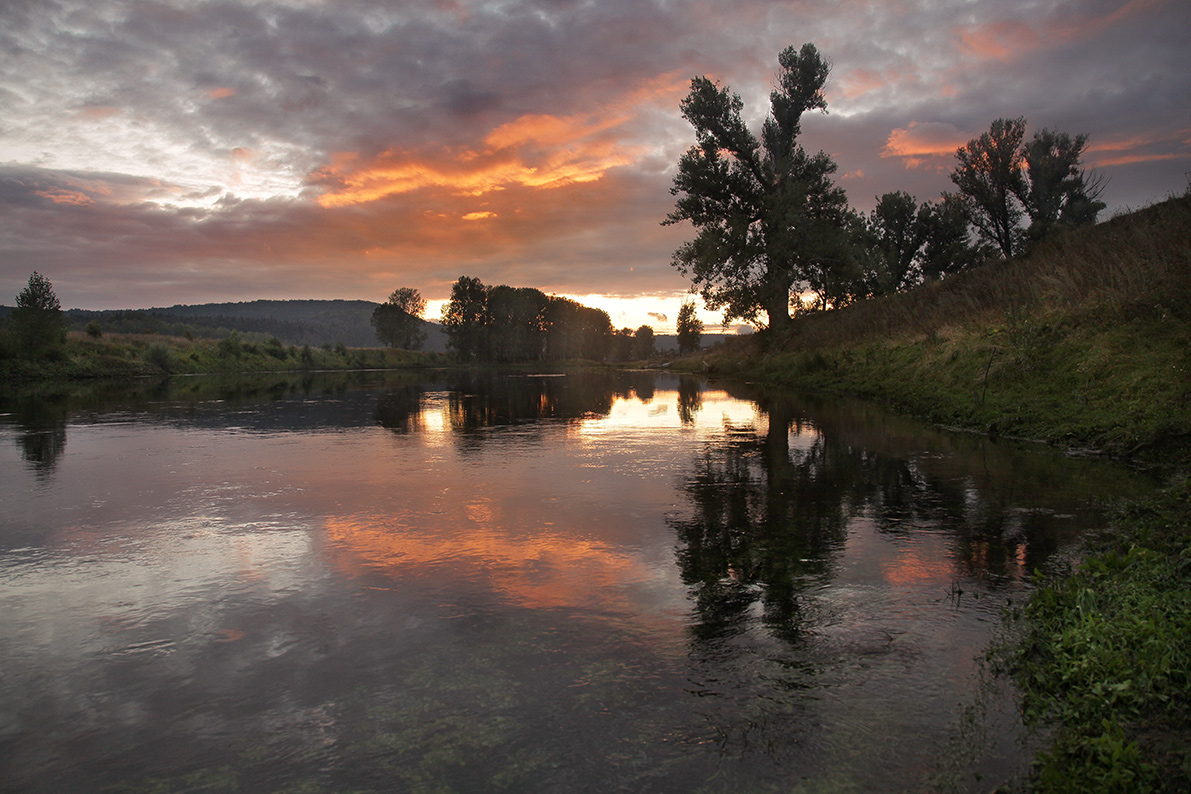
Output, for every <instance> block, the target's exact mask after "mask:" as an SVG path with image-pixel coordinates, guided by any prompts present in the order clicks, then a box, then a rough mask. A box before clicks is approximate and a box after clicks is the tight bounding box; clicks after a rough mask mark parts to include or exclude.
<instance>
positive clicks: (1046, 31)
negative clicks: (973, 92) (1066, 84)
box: [956, 0, 1169, 61]
mask: <svg viewBox="0 0 1191 794" xmlns="http://www.w3.org/2000/svg"><path fill="white" fill-rule="evenodd" d="M1167 2H1169V0H1130V2H1128V3H1125V4H1124V5H1123V6H1121V7H1120V8H1118V9H1116V10H1115V11H1113V12H1111V13H1109V14H1105V15H1103V16H1079V15H1067V16H1064V17H1062V18H1056V19H1052V20H1049V21H1044V22H1041V23H1039V24H1037V25H1036V26H1031V25H1027V24H1026V23H1024V22H1020V21H1016V20H1003V21H1000V22H994V23H991V24H988V25H984V26H981V27H964V28H959V29H957V30H956V35H957V36H958V38H959V45H960V51H961V52H962V53H963V54H965V55H968V56H972V57H975V58H982V59H989V60H998V61H1011V60H1013V59H1014V58H1016V57H1018V56H1019V55H1021V54H1023V53H1026V52H1031V51H1033V50H1036V49H1040V48H1042V47H1045V46H1054V45H1058V44H1069V43H1071V42H1073V41H1075V42H1078V41H1085V40H1088V39H1093V38H1096V37H1099V36H1102V35H1104V34H1105V33H1107V32H1109V31H1110V30H1111V29H1112V28H1113V27H1114V26H1116V25H1119V24H1120V23H1121V22H1123V21H1124V20H1126V19H1128V18H1129V17H1131V16H1134V15H1136V14H1138V13H1141V12H1142V11H1145V10H1146V9H1148V8H1153V7H1156V6H1160V5H1164V4H1166V3H1167Z"/></svg>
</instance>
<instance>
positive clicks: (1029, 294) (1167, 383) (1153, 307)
mask: <svg viewBox="0 0 1191 794" xmlns="http://www.w3.org/2000/svg"><path fill="white" fill-rule="evenodd" d="M1188 240H1191V197H1182V198H1178V199H1171V200H1169V201H1167V202H1163V203H1162V204H1159V205H1155V206H1153V207H1149V208H1147V209H1145V210H1141V211H1139V212H1135V213H1132V214H1129V215H1126V216H1122V217H1118V218H1115V219H1113V220H1110V221H1108V222H1105V223H1103V224H1100V225H1098V226H1096V227H1093V228H1090V229H1084V230H1080V231H1078V232H1075V233H1071V234H1069V235H1067V236H1065V237H1062V238H1060V239H1057V240H1054V241H1052V242H1050V243H1048V244H1046V245H1044V246H1042V247H1040V249H1039V250H1037V251H1036V252H1035V253H1034V254H1033V255H1032V256H1030V257H1028V258H1025V259H1022V260H1018V261H1012V262H1003V263H996V264H989V265H985V266H984V267H982V268H979V269H977V270H975V271H972V272H969V273H966V274H961V275H960V276H957V277H955V278H951V279H948V280H946V281H944V282H940V283H935V284H931V285H927V286H925V287H922V288H919V289H917V290H914V291H913V292H910V293H906V294H903V295H896V296H892V297H890V298H885V299H882V300H878V301H869V302H866V303H864V304H860V305H858V306H854V307H849V308H846V309H841V310H838V311H834V312H829V313H825V314H822V315H813V316H808V317H805V318H802V319H800V320H799V321H798V322H796V323H795V327H794V329H793V331H792V332H791V333H790V334H789V335H788V336H785V337H782V338H774V337H772V336H766V335H765V334H760V335H758V336H757V337H755V338H752V339H747V340H739V341H736V342H735V343H734V344H730V345H729V344H725V345H723V346H721V347H720V348H718V349H716V350H714V351H709V352H708V353H707V354H705V355H703V356H700V357H696V358H691V359H686V360H685V361H683V362H680V363H678V364H675V365H674V368H676V369H680V368H685V369H688V370H690V371H710V372H712V373H716V374H722V375H726V376H731V377H740V378H748V379H754V380H761V381H766V382H770V383H780V384H786V385H791V386H797V387H800V388H809V389H813V390H817V391H823V392H834V393H841V394H849V395H856V396H862V397H867V398H871V399H877V400H880V401H883V402H886V403H889V404H891V405H894V406H896V407H897V408H899V409H900V410H903V411H905V412H908V413H911V414H914V415H916V416H919V417H923V418H925V419H928V420H930V421H932V422H934V423H936V424H939V425H943V426H949V427H956V428H963V429H967V430H973V431H977V432H983V433H987V434H989V435H990V436H994V437H995V436H1005V437H1019V438H1028V439H1034V440H1038V441H1041V442H1045V443H1048V444H1051V445H1054V446H1057V447H1061V448H1064V449H1067V450H1069V451H1070V452H1072V453H1073V454H1105V455H1112V456H1115V457H1119V458H1122V459H1126V460H1128V461H1130V462H1132V463H1135V464H1137V465H1142V466H1146V467H1151V468H1154V469H1157V470H1158V471H1160V472H1162V473H1163V475H1164V477H1165V478H1166V480H1167V483H1168V484H1167V487H1166V489H1165V490H1164V492H1163V493H1162V495H1161V496H1160V497H1158V498H1156V499H1155V500H1152V501H1148V502H1145V503H1135V504H1131V505H1127V506H1122V507H1121V508H1120V510H1119V512H1118V515H1117V517H1116V520H1115V523H1114V529H1113V532H1112V533H1111V534H1110V535H1107V536H1105V537H1101V538H1097V539H1094V540H1093V541H1091V542H1089V544H1088V548H1087V549H1086V554H1085V556H1084V562H1083V563H1082V564H1081V565H1080V566H1079V568H1078V569H1077V570H1075V571H1073V572H1072V573H1071V574H1070V575H1069V576H1065V577H1062V578H1059V579H1056V580H1053V581H1046V582H1040V583H1039V589H1038V591H1037V592H1036V593H1035V595H1034V596H1033V597H1032V598H1031V600H1030V601H1029V603H1028V604H1026V605H1025V606H1024V607H1023V608H1022V610H1021V611H1020V612H1019V613H1018V614H1016V615H1015V616H1014V617H1013V618H1012V621H1011V624H1012V626H1013V628H1014V632H1013V635H1012V636H1013V639H1011V640H1010V641H1008V642H1006V643H1005V644H1004V645H1002V646H1000V647H998V648H996V649H994V651H993V659H994V661H995V663H996V664H997V665H998V666H999V668H1000V669H1001V670H1003V671H1007V672H1009V673H1010V674H1012V675H1013V677H1014V679H1015V680H1016V682H1017V683H1018V685H1019V687H1020V688H1021V690H1022V692H1023V695H1024V704H1023V705H1024V707H1025V709H1026V716H1027V717H1028V718H1029V719H1030V720H1032V721H1034V722H1035V723H1047V724H1051V725H1053V726H1054V730H1053V733H1052V734H1051V742H1050V744H1049V746H1048V748H1047V749H1046V750H1044V751H1043V752H1042V753H1041V754H1040V755H1039V756H1038V758H1037V759H1036V764H1035V768H1034V775H1033V779H1032V781H1031V783H1030V785H1031V786H1032V790H1034V791H1040V792H1077V791H1078V792H1089V791H1096V792H1116V791H1120V792H1142V791H1189V790H1191V755H1189V754H1188V747H1191V678H1189V674H1188V670H1191V582H1189V575H1191V248H1189V247H1188V244H1187V241H1188Z"/></svg>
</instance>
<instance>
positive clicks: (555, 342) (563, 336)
mask: <svg viewBox="0 0 1191 794" xmlns="http://www.w3.org/2000/svg"><path fill="white" fill-rule="evenodd" d="M442 322H443V327H444V329H445V330H446V332H447V336H448V339H449V344H450V347H451V348H452V349H453V350H454V351H455V354H456V356H457V357H458V358H459V360H460V361H462V362H464V363H471V362H498V363H508V362H514V361H547V360H549V361H561V360H566V359H578V358H585V359H591V360H594V361H599V360H602V359H603V358H604V357H605V356H607V355H608V346H609V342H610V340H611V337H612V323H611V321H610V320H609V319H608V313H607V312H605V311H603V310H601V309H593V308H591V307H588V306H583V305H582V304H579V303H576V302H575V301H573V300H570V299H569V298H561V297H558V296H555V295H546V294H545V293H543V292H542V291H541V290H537V289H534V288H532V287H509V286H505V285H503V284H502V285H498V286H495V287H488V286H485V285H484V283H483V282H482V281H480V280H479V279H478V278H474V277H471V276H461V277H460V278H459V280H458V281H456V282H455V283H454V284H453V285H452V287H451V299H450V301H448V303H447V304H446V306H444V307H443V320H442Z"/></svg>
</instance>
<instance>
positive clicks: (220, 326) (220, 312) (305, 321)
mask: <svg viewBox="0 0 1191 794" xmlns="http://www.w3.org/2000/svg"><path fill="white" fill-rule="evenodd" d="M376 306H377V304H376V303H373V302H371V301H345V300H290V301H275V300H256V301H246V302H241V303H204V304H197V305H181V304H179V305H176V306H170V307H165V308H154V309H141V310H125V311H100V312H93V311H85V310H81V309H72V310H70V311H68V312H67V313H66V315H67V319H68V320H69V321H70V323H71V325H72V327H73V328H75V329H76V330H81V329H83V328H84V327H85V326H86V325H87V324H88V323H90V322H95V323H96V324H98V325H99V327H100V328H101V329H102V330H104V331H105V332H111V333H144V332H151V333H158V334H167V335H171V336H181V335H183V334H185V333H186V332H187V331H189V332H190V333H191V334H192V335H194V336H196V337H200V338H217V337H223V336H226V335H227V334H228V333H229V332H230V331H236V332H238V333H240V334H241V335H243V336H247V337H250V338H258V337H259V338H261V339H267V338H269V337H274V336H275V337H277V338H278V339H280V340H281V341H282V342H284V343H285V344H287V345H310V346H311V347H320V346H322V345H325V344H329V345H335V344H339V343H343V344H345V345H347V346H348V347H378V346H379V345H380V343H379V342H378V341H377V338H376V334H375V333H374V332H373V329H372V324H371V319H372V311H373V309H375V308H376ZM426 332H427V339H426V344H425V345H424V349H426V350H429V351H441V350H445V349H446V340H445V337H444V335H443V334H442V332H441V329H440V328H439V326H438V325H437V324H434V323H426Z"/></svg>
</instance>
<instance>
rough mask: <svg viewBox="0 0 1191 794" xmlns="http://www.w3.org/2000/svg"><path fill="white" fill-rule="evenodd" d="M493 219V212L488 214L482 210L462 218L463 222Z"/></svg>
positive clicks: (494, 214)
mask: <svg viewBox="0 0 1191 794" xmlns="http://www.w3.org/2000/svg"><path fill="white" fill-rule="evenodd" d="M495 217H496V213H495V212H489V211H487V210H482V211H480V212H469V213H467V214H466V215H464V216H463V220H465V221H482V220H484V219H486V218H495Z"/></svg>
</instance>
